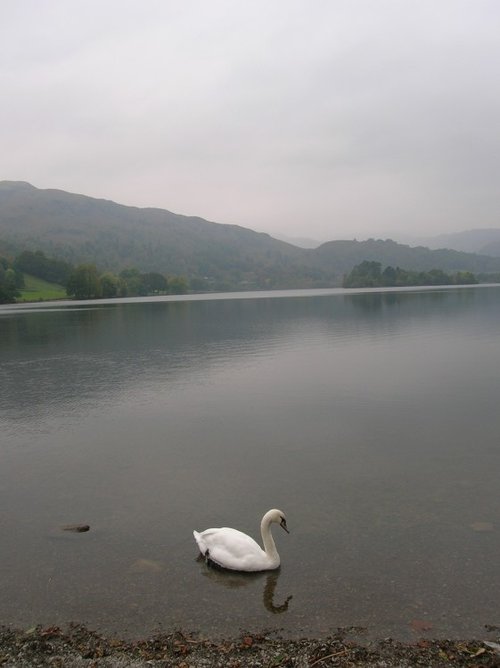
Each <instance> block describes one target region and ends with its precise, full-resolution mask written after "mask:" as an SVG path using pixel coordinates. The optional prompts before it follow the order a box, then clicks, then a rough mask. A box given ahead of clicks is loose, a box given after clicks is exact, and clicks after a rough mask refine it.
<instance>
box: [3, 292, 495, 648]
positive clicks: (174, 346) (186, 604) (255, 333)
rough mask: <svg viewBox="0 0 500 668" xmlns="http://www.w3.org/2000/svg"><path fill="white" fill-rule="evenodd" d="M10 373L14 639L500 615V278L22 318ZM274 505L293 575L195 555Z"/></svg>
mask: <svg viewBox="0 0 500 668" xmlns="http://www.w3.org/2000/svg"><path fill="white" fill-rule="evenodd" d="M0 363H1V366H0V372H1V381H0V438H1V443H0V457H1V460H0V462H1V465H0V531H1V543H0V623H2V624H10V625H18V626H24V627H27V626H31V625H34V624H37V623H42V624H61V623H64V622H65V621H71V620H72V621H78V622H85V623H87V624H89V625H90V626H91V627H93V628H96V629H100V630H107V631H110V630H111V631H117V632H120V633H129V634H133V635H136V634H143V633H148V632H150V631H153V630H155V629H164V630H171V629H174V628H185V629H189V630H194V631H200V632H202V633H212V634H215V635H217V634H229V635H233V634H236V633H238V632H239V631H240V629H245V630H249V631H251V630H255V629H262V628H265V629H283V630H284V632H285V633H290V634H293V635H326V634H328V633H331V632H332V631H334V630H335V629H336V628H337V627H346V626H360V627H366V628H367V629H368V634H369V635H371V636H384V637H385V636H387V635H392V636H394V637H397V638H402V639H405V638H412V637H415V636H416V635H417V636H418V635H422V633H424V634H425V633H427V635H432V636H445V635H450V636H460V635H462V636H467V637H470V636H479V637H481V634H482V633H484V625H485V624H499V623H500V568H499V564H500V286H499V287H473V288H464V289H433V290H417V289H415V290H399V291H398V290H386V291H381V292H380V291H365V292H345V291H342V290H332V291H315V292H311V291H301V292H283V293H257V294H251V293H250V294H244V295H215V296H214V295H210V296H207V297H196V298H193V297H191V298H174V299H166V298H158V299H145V300H128V301H114V302H83V303H74V302H73V303H70V304H66V305H61V304H46V305H40V306H37V305H31V306H21V305H16V306H3V307H0ZM272 507H277V508H281V509H282V510H283V511H285V513H286V514H287V520H288V526H289V528H290V530H291V533H290V535H287V534H286V533H285V532H283V531H281V529H280V528H279V527H278V526H275V527H274V535H275V537H276V542H277V545H278V549H279V552H280V554H281V558H282V566H281V569H280V570H279V571H278V572H275V573H271V574H257V575H241V574H237V573H233V574H231V573H225V572H220V571H214V570H211V569H209V568H208V567H207V566H206V565H205V564H204V563H203V562H202V561H197V560H196V557H197V550H196V545H195V543H194V540H193V537H192V530H193V529H198V530H203V529H205V528H207V527H211V526H234V527H236V528H239V529H242V530H244V531H246V532H248V533H250V534H252V535H253V536H254V537H255V538H258V539H259V541H260V537H259V522H260V518H261V516H262V514H263V513H264V512H265V511H266V510H268V509H269V508H272ZM75 523H88V524H90V526H91V529H90V531H89V532H87V533H80V534H74V533H68V532H64V531H62V530H61V526H63V525H66V524H75ZM290 596H292V597H293V598H291V599H289V597H290ZM288 599H289V600H288ZM425 629H428V630H427V631H426V630H425Z"/></svg>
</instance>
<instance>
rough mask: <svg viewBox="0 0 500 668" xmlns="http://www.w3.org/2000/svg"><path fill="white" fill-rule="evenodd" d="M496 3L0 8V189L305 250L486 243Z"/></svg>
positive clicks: (179, 1)
mask: <svg viewBox="0 0 500 668" xmlns="http://www.w3.org/2000/svg"><path fill="white" fill-rule="evenodd" d="M499 35H500V2H499V1H498V0H0V90H1V93H2V101H1V104H0V179H7V180H22V181H29V182H30V183H32V184H33V185H35V186H37V187H39V188H60V189H63V190H68V191H70V192H78V193H83V194H85V195H91V196H94V197H104V198H106V199H112V200H114V201H117V202H120V203H123V204H130V205H136V206H156V207H161V208H165V209H169V210H170V211H175V212H176V213H183V214H188V215H199V216H202V217H204V218H207V219H209V220H214V221H216V222H221V223H236V224H239V225H243V226H245V227H250V228H252V229H255V230H259V231H266V232H269V233H271V234H272V233H279V234H286V235H289V236H308V237H313V238H317V239H319V240H327V239H337V238H354V237H356V238H358V239H362V238H366V237H368V236H375V237H378V236H384V237H385V236H389V235H390V234H394V235H396V234H399V235H403V234H415V235H418V234H422V235H426V234H434V233H435V234H437V233H441V232H447V231H460V230H464V229H471V228H475V227H500V219H499V209H500V206H499V205H500V132H499V131H500V76H499V75H500V37H499Z"/></svg>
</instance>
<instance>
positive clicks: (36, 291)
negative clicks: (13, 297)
mask: <svg viewBox="0 0 500 668" xmlns="http://www.w3.org/2000/svg"><path fill="white" fill-rule="evenodd" d="M24 285H25V287H24V288H23V289H22V290H21V296H20V297H18V298H17V301H18V302H39V301H49V300H52V299H65V298H66V297H67V295H66V290H65V289H64V288H63V287H62V285H58V284H57V283H47V281H43V280H42V279H41V278H36V277H35V276H30V275H29V274H24Z"/></svg>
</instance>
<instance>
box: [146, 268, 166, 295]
mask: <svg viewBox="0 0 500 668" xmlns="http://www.w3.org/2000/svg"><path fill="white" fill-rule="evenodd" d="M141 279H142V285H143V288H144V290H145V293H146V294H151V293H157V294H158V293H160V292H166V290H167V287H168V283H167V279H166V278H165V276H163V274H159V273H157V272H154V271H152V272H150V273H148V274H141Z"/></svg>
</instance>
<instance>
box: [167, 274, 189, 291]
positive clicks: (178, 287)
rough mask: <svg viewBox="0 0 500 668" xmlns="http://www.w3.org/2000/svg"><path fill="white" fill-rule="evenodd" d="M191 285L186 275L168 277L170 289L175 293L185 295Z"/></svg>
mask: <svg viewBox="0 0 500 668" xmlns="http://www.w3.org/2000/svg"><path fill="white" fill-rule="evenodd" d="M188 288H189V285H188V282H187V280H186V279H185V278H184V276H172V278H169V279H168V291H169V292H170V293H171V294H173V295H184V294H186V292H187V291H188Z"/></svg>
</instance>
